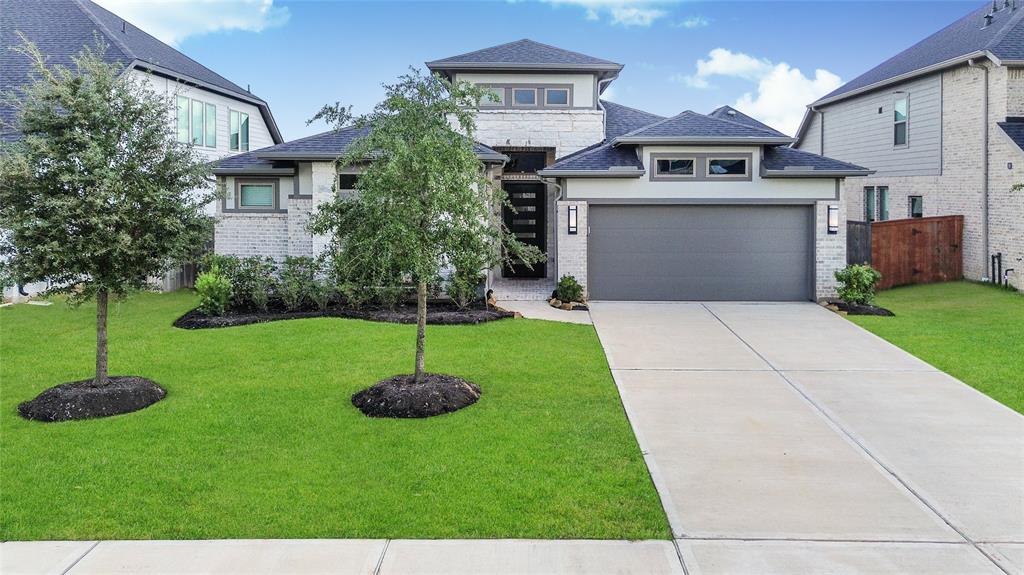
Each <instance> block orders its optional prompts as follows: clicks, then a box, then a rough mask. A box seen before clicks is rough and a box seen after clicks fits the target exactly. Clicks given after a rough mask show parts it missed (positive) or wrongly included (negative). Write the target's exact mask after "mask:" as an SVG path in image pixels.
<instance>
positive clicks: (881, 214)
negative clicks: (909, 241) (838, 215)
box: [864, 186, 889, 222]
mask: <svg viewBox="0 0 1024 575" xmlns="http://www.w3.org/2000/svg"><path fill="white" fill-rule="evenodd" d="M888 219H889V187H888V186H867V187H865V188H864V221H866V222H874V221H879V222H884V221H885V220H888Z"/></svg>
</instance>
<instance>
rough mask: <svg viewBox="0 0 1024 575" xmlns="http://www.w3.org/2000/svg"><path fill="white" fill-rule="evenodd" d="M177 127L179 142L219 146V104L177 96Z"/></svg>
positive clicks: (209, 146) (210, 146)
mask: <svg viewBox="0 0 1024 575" xmlns="http://www.w3.org/2000/svg"><path fill="white" fill-rule="evenodd" d="M175 120H176V121H175V127H176V131H177V137H178V141H179V142H185V143H188V144H192V145H193V146H205V147H207V148H216V147H217V106H216V105H215V104H209V103H207V102H202V101H200V100H192V99H190V98H188V97H186V96H178V97H177V113H176V114H175Z"/></svg>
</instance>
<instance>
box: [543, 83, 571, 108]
mask: <svg viewBox="0 0 1024 575" xmlns="http://www.w3.org/2000/svg"><path fill="white" fill-rule="evenodd" d="M544 104H545V105H547V106H552V107H558V106H568V105H569V89H568V88H548V89H546V90H544Z"/></svg>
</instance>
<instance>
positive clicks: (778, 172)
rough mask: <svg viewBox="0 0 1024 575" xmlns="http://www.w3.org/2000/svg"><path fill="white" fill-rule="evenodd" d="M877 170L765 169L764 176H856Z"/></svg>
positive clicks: (762, 174)
mask: <svg viewBox="0 0 1024 575" xmlns="http://www.w3.org/2000/svg"><path fill="white" fill-rule="evenodd" d="M874 173H875V170H764V171H763V172H761V177H762V178H855V177H858V176H870V175H871V174H874Z"/></svg>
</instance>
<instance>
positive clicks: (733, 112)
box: [726, 110, 736, 116]
mask: <svg viewBox="0 0 1024 575" xmlns="http://www.w3.org/2000/svg"><path fill="white" fill-rule="evenodd" d="M726 114H728V115H730V116H735V115H736V110H729V111H728V112H726Z"/></svg>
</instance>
